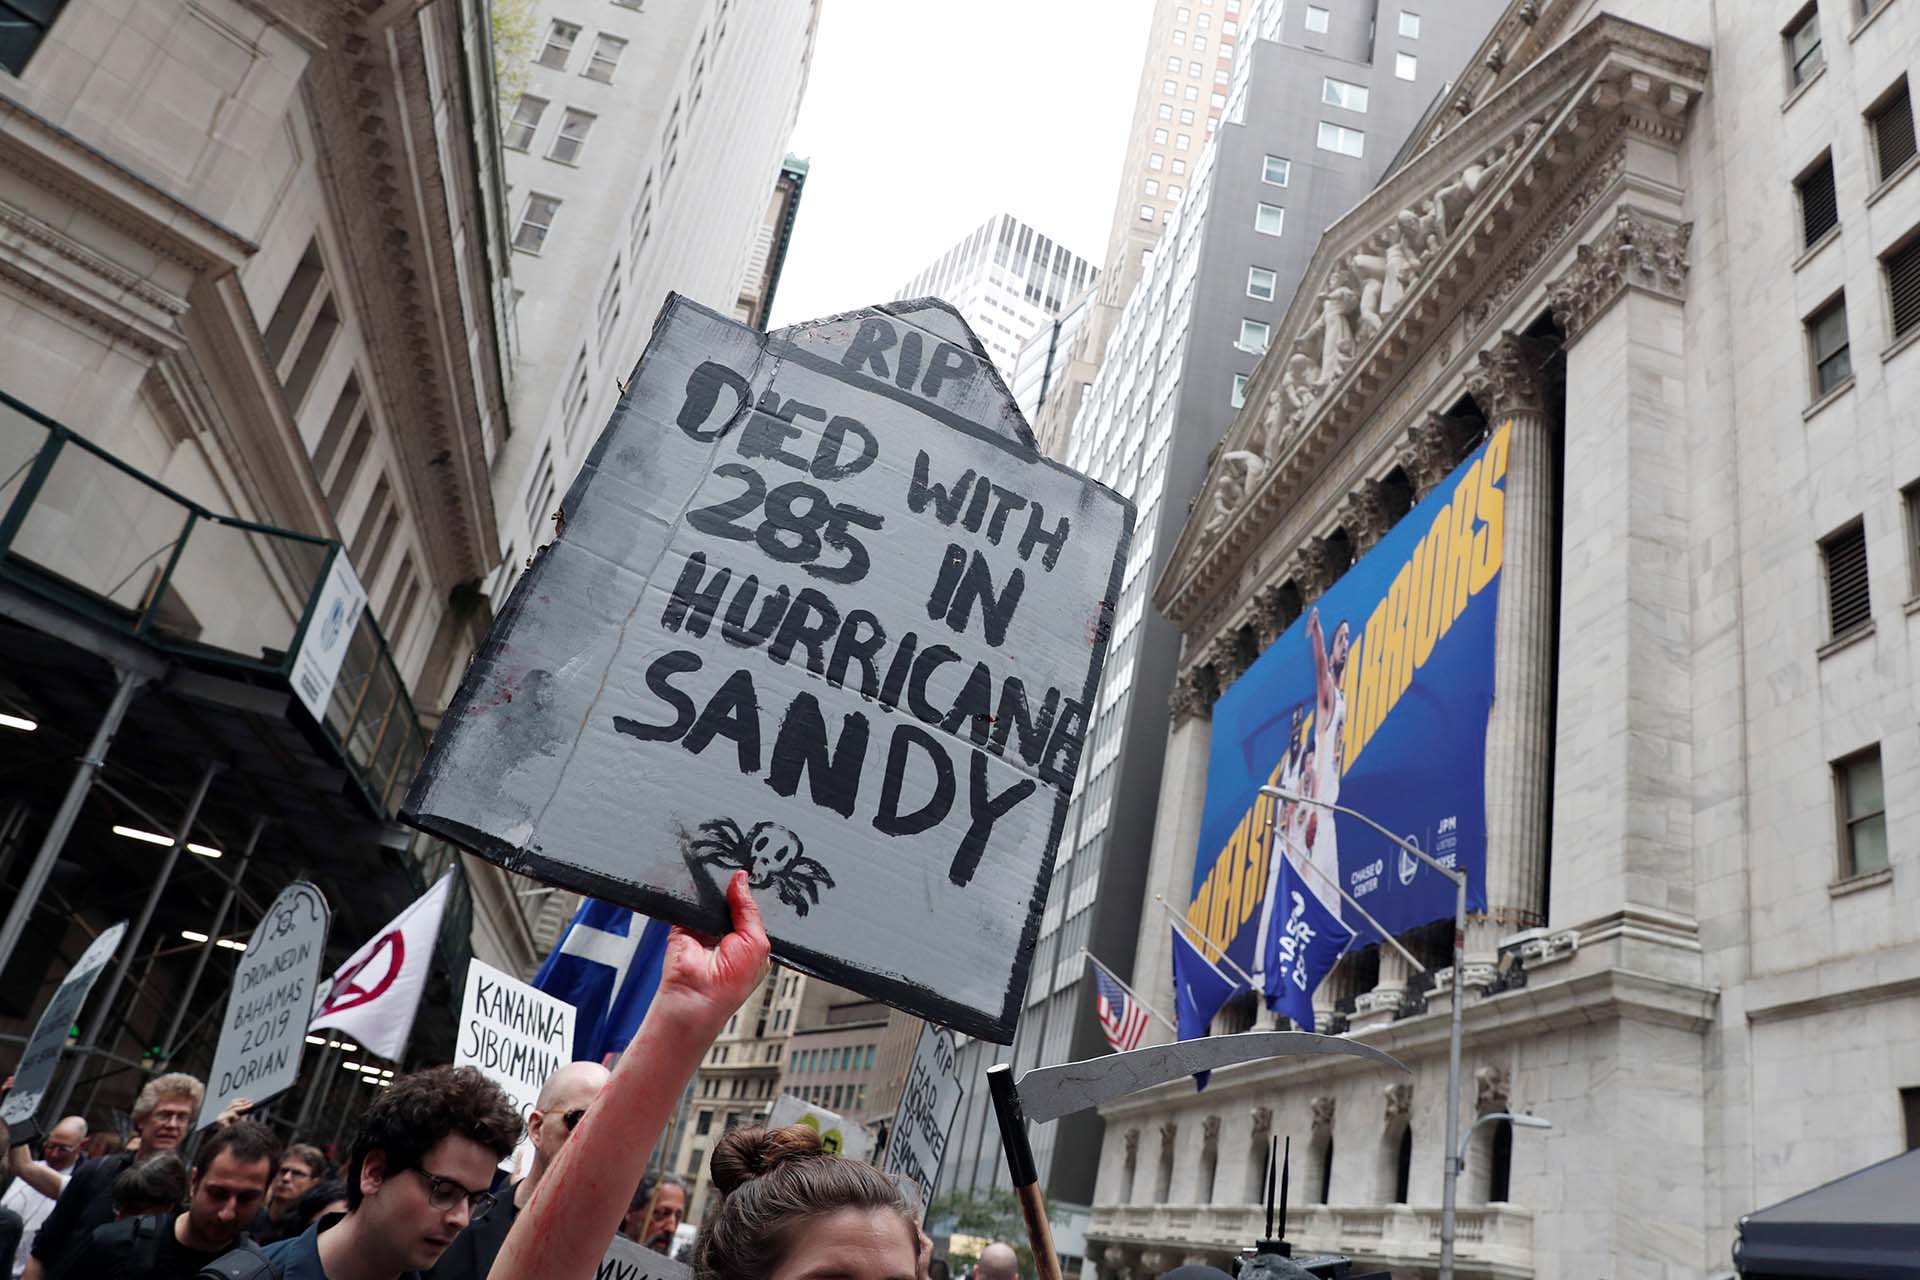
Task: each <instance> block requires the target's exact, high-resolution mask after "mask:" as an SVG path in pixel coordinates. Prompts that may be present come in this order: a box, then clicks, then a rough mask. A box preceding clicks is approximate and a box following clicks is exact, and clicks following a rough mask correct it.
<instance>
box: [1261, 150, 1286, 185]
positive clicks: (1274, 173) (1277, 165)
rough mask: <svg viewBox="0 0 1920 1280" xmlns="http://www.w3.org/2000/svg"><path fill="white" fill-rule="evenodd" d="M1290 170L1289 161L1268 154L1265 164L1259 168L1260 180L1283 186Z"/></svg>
mask: <svg viewBox="0 0 1920 1280" xmlns="http://www.w3.org/2000/svg"><path fill="white" fill-rule="evenodd" d="M1292 172H1293V164H1292V162H1291V161H1287V160H1283V159H1281V158H1280V157H1279V156H1268V157H1267V159H1266V164H1265V166H1264V167H1263V168H1262V169H1261V170H1260V181H1262V182H1266V183H1271V184H1272V185H1273V186H1276V187H1284V186H1286V185H1287V178H1288V176H1289V175H1290V174H1291V173H1292Z"/></svg>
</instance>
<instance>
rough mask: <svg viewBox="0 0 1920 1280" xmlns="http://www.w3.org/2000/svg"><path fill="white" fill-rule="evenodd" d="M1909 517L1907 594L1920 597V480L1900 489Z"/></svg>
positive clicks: (1902, 504)
mask: <svg viewBox="0 0 1920 1280" xmlns="http://www.w3.org/2000/svg"><path fill="white" fill-rule="evenodd" d="M1900 505H1901V507H1902V508H1903V509H1904V510H1905V512H1906V517H1907V595H1908V597H1909V598H1913V597H1920V480H1915V481H1914V482H1913V483H1911V484H1909V485H1908V486H1907V487H1906V488H1904V489H1902V490H1901V491H1900Z"/></svg>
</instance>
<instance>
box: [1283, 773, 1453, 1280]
mask: <svg viewBox="0 0 1920 1280" xmlns="http://www.w3.org/2000/svg"><path fill="white" fill-rule="evenodd" d="M1260 794H1261V795H1266V796H1272V797H1274V798H1275V799H1277V800H1288V801H1292V802H1293V803H1294V804H1311V805H1317V806H1319V807H1320V808H1322V809H1329V810H1331V811H1333V812H1334V813H1344V814H1346V815H1347V816H1348V817H1349V818H1355V819H1357V820H1359V821H1361V822H1364V823H1366V824H1367V825H1368V826H1369V827H1372V828H1373V829H1374V830H1375V831H1378V832H1379V833H1380V834H1381V835H1383V836H1385V837H1386V838H1387V839H1389V840H1391V841H1392V842H1393V843H1394V844H1396V845H1398V846H1399V847H1400V849H1401V850H1402V851H1403V852H1405V853H1409V854H1412V855H1413V856H1414V857H1415V858H1418V859H1419V860H1420V861H1421V862H1423V863H1425V864H1426V865H1427V866H1429V867H1431V868H1433V869H1434V870H1435V871H1438V872H1439V873H1440V874H1441V875H1443V876H1445V877H1446V878H1447V879H1449V880H1451V881H1453V984H1452V985H1453V1015H1452V1017H1453V1020H1452V1025H1451V1026H1450V1028H1449V1029H1448V1032H1447V1165H1446V1170H1445V1172H1444V1174H1443V1175H1442V1178H1441V1183H1440V1280H1453V1230H1454V1204H1455V1199H1456V1194H1457V1192H1458V1190H1459V1183H1460V1162H1461V1160H1462V1159H1463V1158H1464V1157H1463V1156H1462V1154H1461V1152H1462V1150H1463V1148H1462V1147H1461V1145H1460V1025H1461V995H1460V988H1461V986H1462V983H1461V981H1460V979H1461V969H1462V968H1464V966H1465V962H1466V948H1467V874H1466V872H1464V871H1456V870H1454V869H1453V868H1452V867H1449V866H1447V865H1446V864H1445V863H1442V862H1439V861H1437V860H1435V859H1433V858H1430V857H1428V856H1427V854H1426V853H1425V852H1424V851H1423V850H1422V849H1421V848H1420V846H1419V845H1417V844H1414V843H1413V842H1412V841H1411V840H1407V839H1404V838H1403V837H1401V836H1397V835H1395V834H1394V833H1393V832H1391V831H1389V830H1387V829H1386V828H1385V827H1383V826H1381V825H1380V824H1379V823H1377V822H1375V821H1374V820H1373V819H1372V818H1369V817H1368V816H1367V815H1366V814H1364V813H1361V812H1359V811H1358V810H1356V809H1349V808H1348V807H1347V806H1346V805H1343V804H1334V803H1333V802H1332V801H1329V800H1316V799H1315V798H1314V797H1312V796H1303V795H1301V794H1299V793H1298V792H1295V791H1288V790H1286V789H1285V788H1283V787H1275V786H1265V787H1261V788H1260ZM1383 936H1384V934H1383Z"/></svg>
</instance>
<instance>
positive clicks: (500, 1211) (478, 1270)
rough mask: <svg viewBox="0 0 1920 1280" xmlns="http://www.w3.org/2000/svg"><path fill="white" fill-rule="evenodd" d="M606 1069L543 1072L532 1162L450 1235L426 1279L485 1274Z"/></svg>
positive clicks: (531, 1133)
mask: <svg viewBox="0 0 1920 1280" xmlns="http://www.w3.org/2000/svg"><path fill="white" fill-rule="evenodd" d="M608 1079H609V1075H608V1072H607V1069H606V1068H605V1067H603V1066H601V1065H600V1064H599V1063H597V1062H569V1063H568V1064H567V1065H566V1066H564V1067H561V1068H560V1069H559V1070H558V1071H556V1072H554V1073H553V1074H552V1075H550V1076H548V1077H547V1082H546V1083H545V1084H544V1085H542V1086H541V1087H540V1096H539V1098H537V1099H536V1100H535V1101H534V1104H533V1110H531V1111H529V1112H528V1113H527V1141H529V1142H531V1143H532V1144H533V1166H532V1167H531V1168H530V1169H528V1170H527V1176H526V1177H524V1178H522V1179H521V1180H520V1181H519V1182H516V1183H515V1184H514V1185H513V1194H512V1195H503V1196H501V1197H500V1198H499V1199H498V1200H496V1201H495V1202H494V1205H493V1207H492V1208H491V1209H489V1210H487V1212H486V1215H485V1216H484V1217H480V1218H476V1219H474V1221H472V1222H471V1223H469V1224H468V1225H467V1229H466V1230H465V1231H462V1232H461V1233H460V1234H459V1235H458V1236H456V1237H455V1238H454V1241H453V1243H452V1244H450V1245H448V1246H447V1251H446V1252H445V1253H443V1254H441V1255H440V1261H438V1262H436V1263H434V1264H433V1269H432V1270H431V1271H429V1272H427V1273H426V1280H486V1276H487V1272H489V1271H491V1270H493V1260H494V1257H495V1256H496V1255H497V1254H499V1252H500V1246H501V1245H503V1244H505V1243H506V1240H507V1232H508V1231H510V1230H512V1229H513V1220H514V1219H515V1218H516V1217H518V1216H519V1214H520V1211H521V1210H522V1209H524V1208H526V1207H527V1202H528V1201H530V1200H532V1199H533V1192H534V1188H536V1187H538V1186H539V1185H540V1179H541V1178H543V1177H545V1176H546V1173H547V1170H548V1169H550V1168H551V1167H552V1166H553V1162H554V1161H555V1160H557V1159H559V1158H560V1149H561V1148H562V1147H564V1146H566V1145H567V1137H568V1135H570V1134H571V1133H572V1132H573V1129H574V1126H575V1125H577V1124H579V1123H580V1117H581V1116H583V1115H585V1114H586V1113H587V1108H588V1107H589V1106H591V1105H592V1104H593V1100H594V1099H595V1098H597V1097H599V1096H600V1091H601V1090H602V1089H604V1088H606V1086H607V1080H608Z"/></svg>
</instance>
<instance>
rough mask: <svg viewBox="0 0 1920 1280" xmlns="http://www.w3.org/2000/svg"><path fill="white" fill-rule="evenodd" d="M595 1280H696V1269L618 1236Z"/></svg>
mask: <svg viewBox="0 0 1920 1280" xmlns="http://www.w3.org/2000/svg"><path fill="white" fill-rule="evenodd" d="M593 1280H693V1268H692V1267H690V1266H688V1265H687V1264H686V1263H684V1262H675V1261H674V1260H673V1259H672V1258H669V1257H667V1255H665V1254H664V1253H655V1252H654V1251H653V1250H651V1249H649V1248H646V1247H645V1246H643V1245H637V1244H635V1243H634V1242H633V1241H631V1240H629V1239H627V1238H626V1237H625V1236H618V1235H617V1236H615V1237H614V1238H613V1243H612V1244H609V1245H608V1246H607V1252H606V1256H605V1257H603V1258H601V1259H600V1269H599V1270H597V1271H595V1272H594V1273H593Z"/></svg>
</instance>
